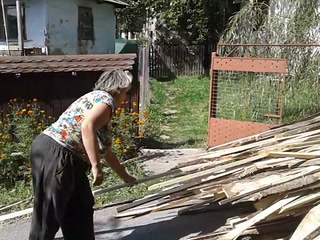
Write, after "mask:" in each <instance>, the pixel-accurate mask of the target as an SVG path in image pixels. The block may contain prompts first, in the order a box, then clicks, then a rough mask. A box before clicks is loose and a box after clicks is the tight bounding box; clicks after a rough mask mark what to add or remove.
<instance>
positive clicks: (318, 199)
mask: <svg viewBox="0 0 320 240" xmlns="http://www.w3.org/2000/svg"><path fill="white" fill-rule="evenodd" d="M170 174H174V177H173V178H171V179H170V180H167V181H165V182H161V183H158V184H155V185H152V186H150V188H149V190H153V191H155V190H156V191H158V193H156V194H152V195H150V196H147V197H145V198H142V199H139V200H136V201H134V202H132V203H129V204H126V205H123V206H121V207H119V208H118V213H119V214H118V215H117V216H116V217H118V218H120V217H136V216H140V215H144V214H148V213H151V212H155V211H160V210H164V209H169V208H173V207H181V208H180V210H179V214H186V213H188V212H190V211H196V210H199V209H201V210H202V211H203V210H205V209H206V208H208V207H210V206H211V207H212V206H215V207H217V208H223V207H225V206H228V205H229V206H235V207H236V206H237V205H241V204H244V203H249V204H251V205H252V206H253V207H254V211H252V212H250V213H247V214H244V215H242V216H235V217H233V218H231V219H229V220H228V221H227V222H226V226H224V229H223V230H217V231H216V232H213V233H211V234H207V235H206V236H198V237H196V238H193V239H221V240H230V239H236V238H238V237H239V236H248V235H256V236H260V237H261V236H263V235H264V234H269V236H270V234H275V235H274V237H273V238H271V239H278V238H280V237H281V238H282V237H284V236H285V237H286V239H292V240H301V239H320V218H319V216H320V204H319V203H320V116H314V117H312V118H309V119H306V120H303V121H300V122H296V123H294V124H290V125H285V126H281V127H278V128H275V129H271V130H269V131H267V132H264V133H262V134H258V135H255V136H250V137H247V138H243V139H240V140H236V141H233V142H230V143H227V144H224V145H221V146H218V147H214V148H211V149H209V152H208V153H206V154H202V155H199V156H197V157H196V158H194V159H192V160H191V161H188V162H185V163H183V164H180V165H179V168H178V169H173V170H171V171H170V172H168V173H167V175H170ZM186 206H187V207H186ZM276 235H277V236H276ZM257 239H262V237H261V238H259V237H258V238H257Z"/></svg>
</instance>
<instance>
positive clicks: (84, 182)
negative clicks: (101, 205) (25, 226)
mask: <svg viewBox="0 0 320 240" xmlns="http://www.w3.org/2000/svg"><path fill="white" fill-rule="evenodd" d="M30 156H31V157H30V159H31V168H32V180H33V190H34V209H33V216H32V223H31V230H30V235H29V240H52V239H54V237H55V235H56V233H57V231H58V230H59V228H60V227H61V230H62V233H63V237H64V239H65V240H94V230H93V205H94V198H93V195H92V192H91V189H90V185H89V181H88V178H87V176H86V172H87V170H88V168H89V164H86V163H85V162H84V161H83V160H80V159H78V158H77V157H76V156H75V155H74V154H73V153H72V152H71V151H69V150H68V149H66V148H64V147H63V146H62V145H60V144H58V143H57V142H56V141H54V140H53V139H51V138H50V137H48V136H47V135H45V134H40V135H39V136H38V137H37V138H36V139H35V140H34V142H33V145H32V147H31V152H30Z"/></svg>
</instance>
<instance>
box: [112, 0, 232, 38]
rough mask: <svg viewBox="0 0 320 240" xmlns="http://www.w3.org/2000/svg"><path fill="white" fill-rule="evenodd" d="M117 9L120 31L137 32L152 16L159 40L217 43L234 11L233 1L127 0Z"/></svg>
mask: <svg viewBox="0 0 320 240" xmlns="http://www.w3.org/2000/svg"><path fill="white" fill-rule="evenodd" d="M128 3H129V4H130V6H129V7H128V8H125V9H120V10H119V11H118V21H119V23H120V28H121V29H122V30H127V31H131V32H141V31H142V28H143V25H144V24H145V23H146V22H147V21H148V20H150V19H156V29H157V39H158V41H160V42H161V43H185V44H198V43H204V42H211V43H214V42H217V41H218V39H219V37H220V34H221V33H222V31H223V29H224V26H225V23H226V22H227V21H228V18H229V17H230V16H232V14H233V13H234V12H235V11H236V10H237V6H236V5H234V4H233V0H173V1H172V0H135V1H134V0H129V1H128Z"/></svg>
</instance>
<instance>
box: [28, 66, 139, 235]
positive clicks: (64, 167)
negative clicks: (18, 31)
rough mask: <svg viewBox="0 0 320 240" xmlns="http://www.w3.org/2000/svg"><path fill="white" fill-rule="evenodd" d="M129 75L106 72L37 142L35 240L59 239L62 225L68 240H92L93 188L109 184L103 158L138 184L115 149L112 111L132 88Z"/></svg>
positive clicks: (33, 160) (33, 150)
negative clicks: (111, 132) (112, 143)
mask: <svg viewBox="0 0 320 240" xmlns="http://www.w3.org/2000/svg"><path fill="white" fill-rule="evenodd" d="M131 81H132V76H131V75H130V74H129V73H128V72H124V71H120V70H113V71H108V72H105V73H103V74H102V75H101V77H100V79H99V80H98V81H97V83H96V85H95V88H94V90H93V91H92V92H89V93H87V94H85V95H84V96H82V97H80V98H79V99H78V100H76V101H75V102H73V103H72V104H71V105H70V106H69V108H68V109H67V110H66V111H65V112H64V113H63V114H62V115H61V116H60V118H59V119H58V121H56V122H55V123H53V124H52V125H51V126H50V127H49V128H47V129H46V130H45V131H44V132H43V133H42V134H40V135H39V136H38V137H37V138H36V139H35V140H34V143H33V145H32V148H31V152H30V155H31V167H32V180H33V188H34V209H33V217H32V224H31V231H30V236H29V239H30V240H49V239H54V237H55V234H56V232H57V231H58V229H59V227H61V229H62V233H63V236H64V239H65V240H82V239H83V240H92V239H94V230H93V205H94V198H93V195H92V192H91V189H90V185H89V181H88V178H87V175H86V172H87V171H88V169H90V168H91V172H92V175H93V185H95V186H97V185H100V184H101V183H102V181H103V173H102V170H101V164H100V156H103V157H104V159H105V160H106V162H107V163H108V164H109V166H110V167H111V169H112V170H113V171H114V172H116V173H117V174H118V175H119V176H120V177H121V178H122V179H123V180H124V181H125V182H128V183H133V182H134V181H135V178H134V177H132V176H130V175H129V174H128V173H127V172H126V170H125V168H124V167H123V166H122V165H121V164H120V163H119V160H118V159H117V157H116V155H115V154H114V153H113V152H112V150H111V134H110V125H111V117H112V112H113V111H114V109H115V108H117V107H119V106H120V105H121V103H122V102H123V101H124V100H125V97H126V93H127V91H128V90H129V88H130V86H131Z"/></svg>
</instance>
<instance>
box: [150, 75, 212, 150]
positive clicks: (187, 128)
mask: <svg viewBox="0 0 320 240" xmlns="http://www.w3.org/2000/svg"><path fill="white" fill-rule="evenodd" d="M151 90H152V97H151V105H150V109H149V111H150V112H149V114H150V116H151V117H152V118H153V123H155V122H156V123H157V124H158V126H157V128H156V131H157V133H158V134H157V137H155V138H156V140H157V141H158V142H159V144H163V145H165V146H172V147H180V148H183V147H204V146H205V145H206V137H207V116H208V99H209V78H208V77H178V78H177V79H175V80H173V81H156V80H152V81H151ZM161 136H162V137H161ZM154 147H157V146H154ZM158 147H160V146H158Z"/></svg>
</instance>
